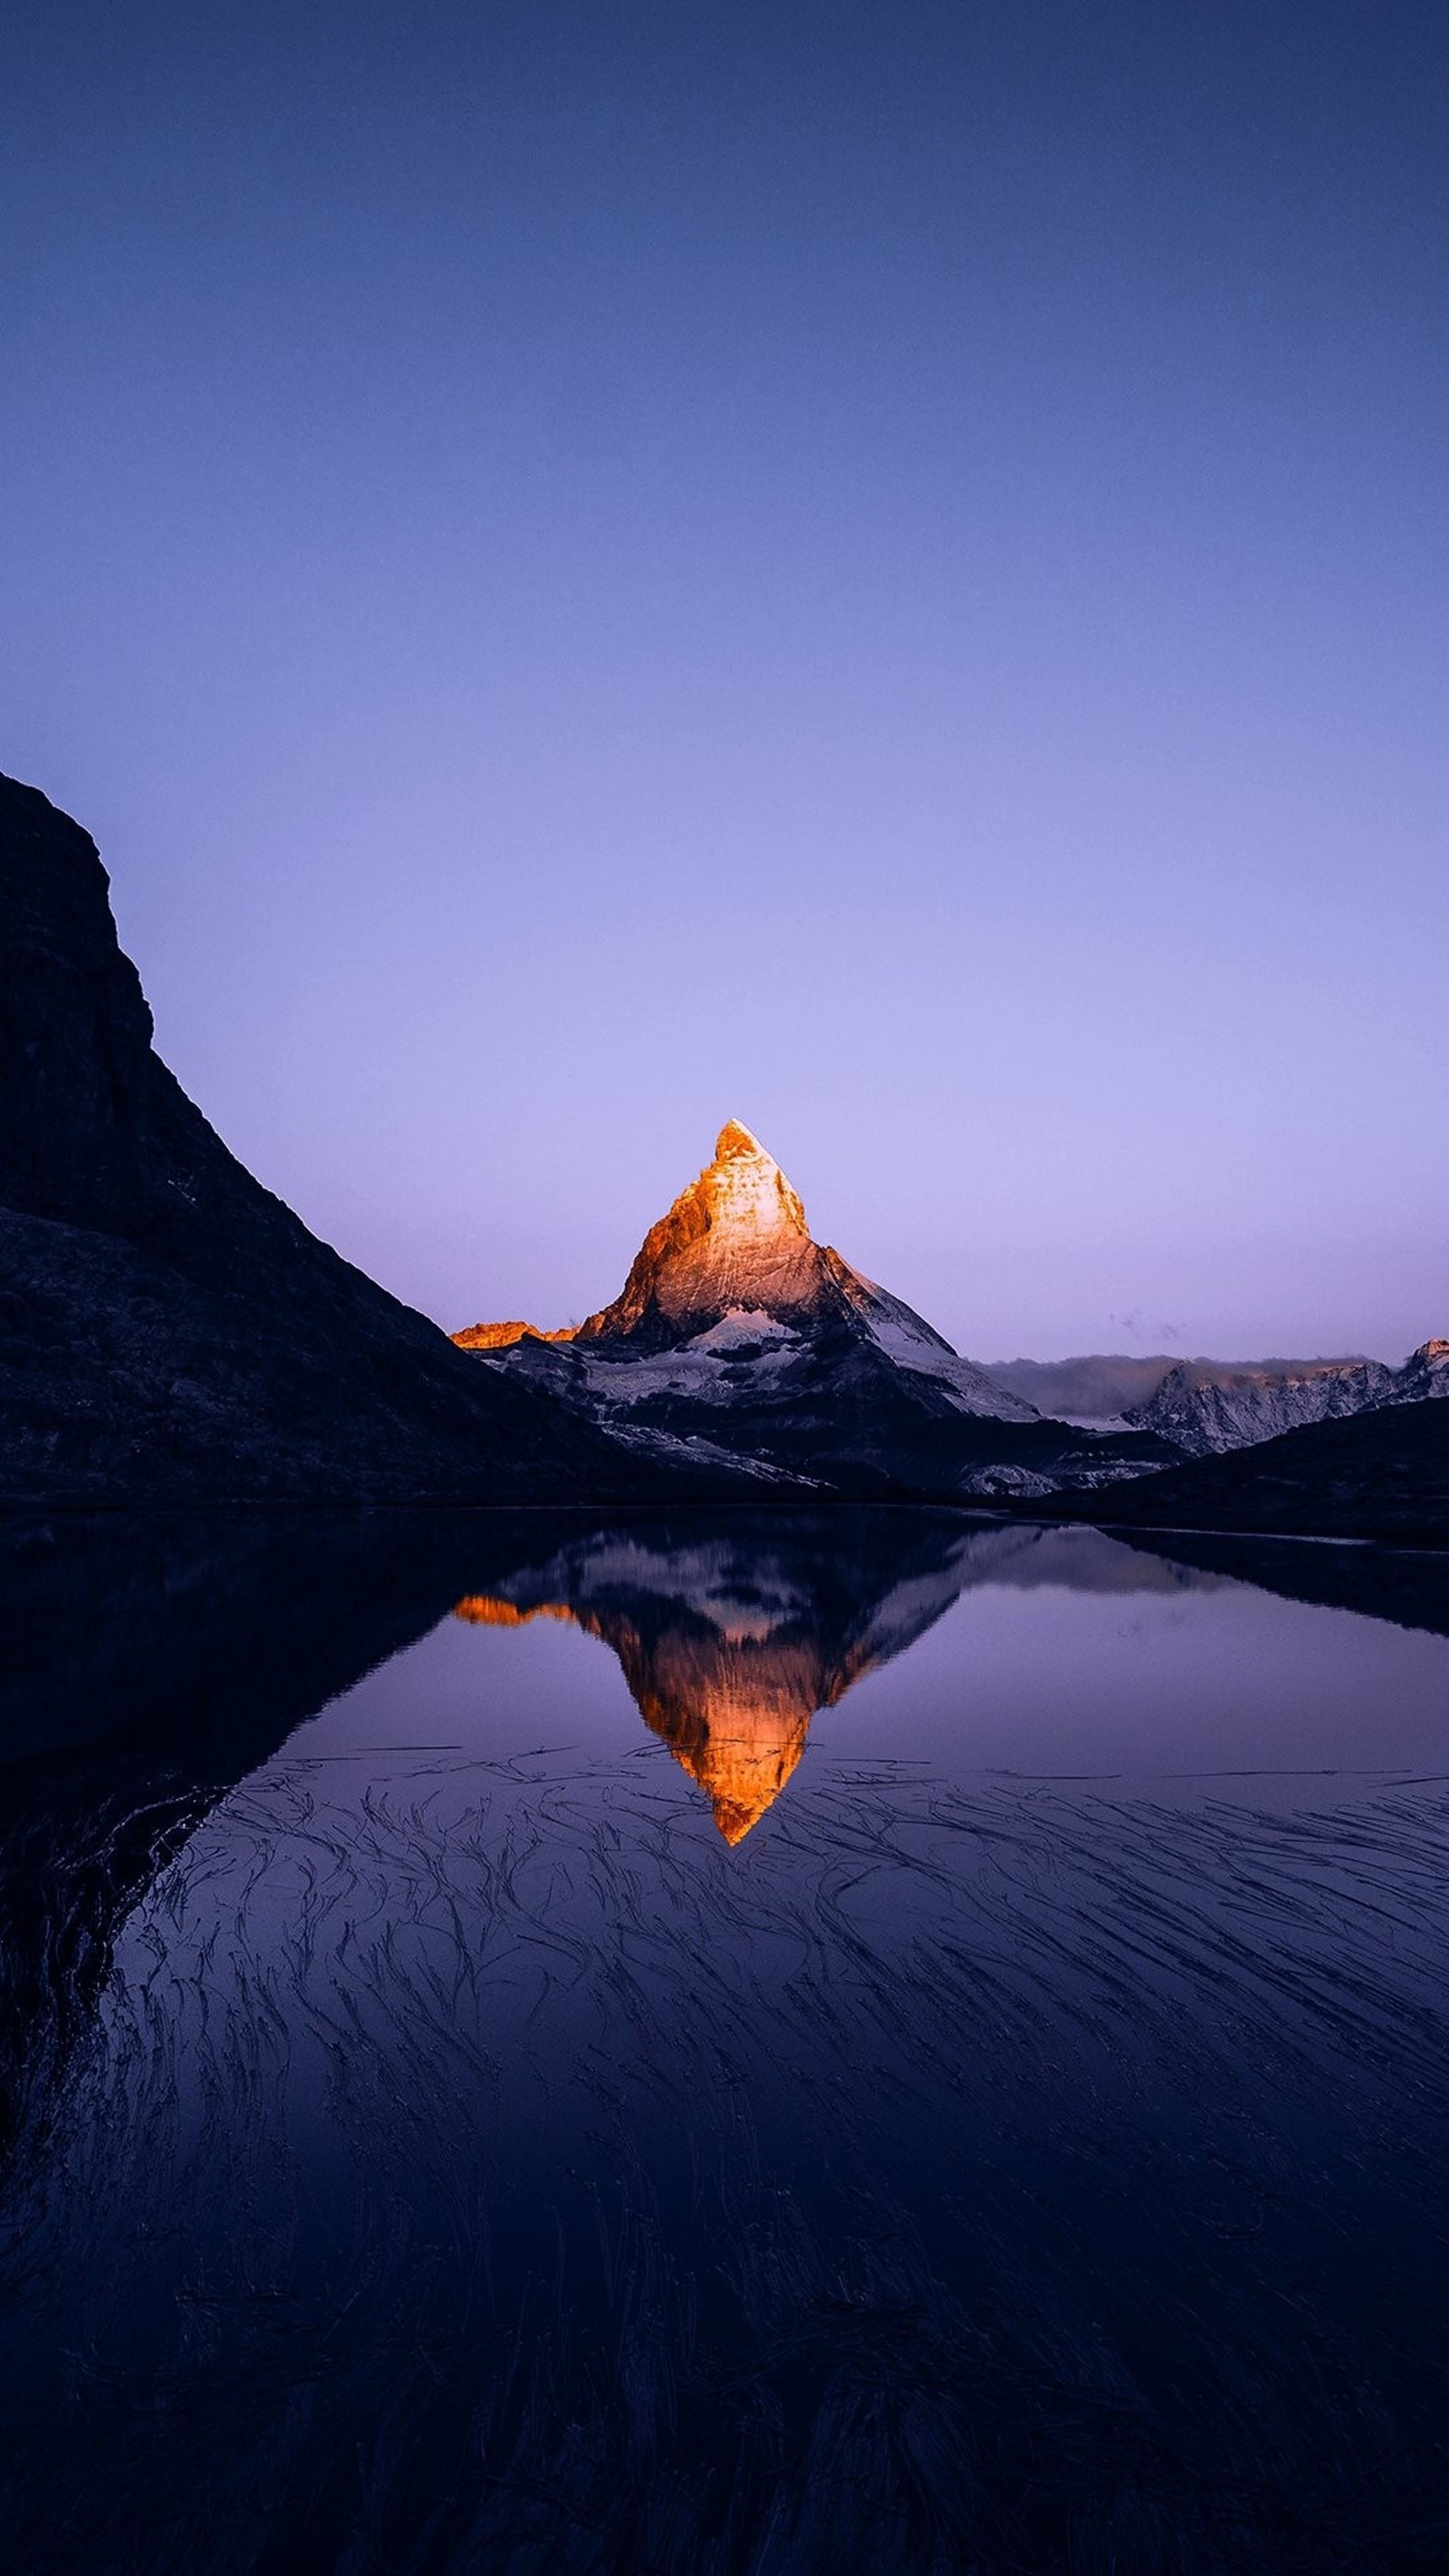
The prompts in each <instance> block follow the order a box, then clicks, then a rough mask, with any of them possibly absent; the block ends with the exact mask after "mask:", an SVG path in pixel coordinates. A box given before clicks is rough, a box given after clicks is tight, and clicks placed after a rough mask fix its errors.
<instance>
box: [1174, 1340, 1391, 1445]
mask: <svg viewBox="0 0 1449 2576" xmlns="http://www.w3.org/2000/svg"><path fill="white" fill-rule="evenodd" d="M1394 1381H1395V1371H1394V1370H1393V1369H1391V1368H1386V1367H1385V1366H1384V1363H1383V1362H1382V1360H1366V1359H1342V1360H1264V1361H1262V1362H1261V1363H1260V1364H1259V1365H1258V1366H1256V1367H1247V1366H1245V1367H1233V1366H1231V1365H1230V1364H1228V1363H1225V1362H1222V1361H1217V1360H1179V1361H1178V1362H1177V1363H1176V1364H1175V1366H1174V1367H1172V1368H1171V1369H1169V1371H1168V1373H1167V1375H1166V1377H1165V1378H1164V1379H1163V1380H1162V1383H1161V1385H1160V1386H1158V1387H1157V1388H1156V1389H1155V1390H1154V1392H1153V1393H1152V1394H1151V1395H1150V1396H1149V1397H1148V1398H1147V1400H1146V1401H1145V1403H1141V1404H1136V1405H1133V1406H1131V1407H1130V1408H1129V1410H1128V1413H1127V1417H1126V1418H1127V1420H1128V1421H1129V1422H1135V1423H1137V1424H1138V1425H1139V1426H1140V1427H1141V1428H1142V1429H1143V1430H1144V1431H1160V1432H1161V1433H1162V1435H1163V1437H1164V1438H1165V1439H1168V1440H1173V1441H1175V1442H1176V1443H1177V1446H1178V1447H1179V1448H1180V1449H1182V1450H1185V1451H1186V1453H1187V1455H1188V1456H1189V1457H1193V1458H1206V1457H1212V1456H1214V1455H1216V1454H1217V1453H1218V1452H1220V1451H1222V1450H1225V1449H1245V1448H1248V1447H1250V1446H1251V1445H1252V1444H1253V1443H1254V1442H1255V1441H1259V1440H1272V1439H1276V1437H1277V1435H1278V1433H1279V1432H1280V1431H1296V1430H1298V1429H1299V1428H1300V1427H1301V1426H1302V1424H1304V1423H1306V1422H1332V1421H1337V1420H1338V1419H1339V1418H1340V1417H1341V1416H1343V1415H1345V1414H1350V1413H1364V1412H1366V1411H1367V1410H1368V1409H1369V1407H1370V1406H1372V1405H1375V1404H1380V1403H1382V1402H1384V1401H1385V1399H1386V1398H1388V1397H1389V1396H1390V1395H1391V1393H1392V1391H1393V1387H1394Z"/></svg>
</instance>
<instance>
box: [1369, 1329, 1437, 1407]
mask: <svg viewBox="0 0 1449 2576" xmlns="http://www.w3.org/2000/svg"><path fill="white" fill-rule="evenodd" d="M1445 1396H1449V1342H1446V1341H1432V1342H1421V1343H1420V1344H1419V1347H1418V1349H1417V1350H1416V1351H1412V1352H1411V1353H1410V1355H1409V1357H1408V1359H1407V1360H1406V1361H1405V1362H1404V1365H1403V1367H1402V1368H1401V1369H1395V1370H1394V1371H1393V1384H1392V1385H1391V1386H1390V1387H1389V1388H1388V1389H1387V1391H1386V1392H1385V1393H1384V1394H1383V1395H1382V1396H1381V1397H1380V1398H1379V1402H1380V1403H1381V1404H1432V1403H1433V1402H1434V1401H1435V1400H1436V1398H1442V1397H1445Z"/></svg>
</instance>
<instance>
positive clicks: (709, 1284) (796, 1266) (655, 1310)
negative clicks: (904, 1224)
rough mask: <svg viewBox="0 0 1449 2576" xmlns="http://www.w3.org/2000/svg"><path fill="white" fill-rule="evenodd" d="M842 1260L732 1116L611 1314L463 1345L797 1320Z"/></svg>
mask: <svg viewBox="0 0 1449 2576" xmlns="http://www.w3.org/2000/svg"><path fill="white" fill-rule="evenodd" d="M833 1260H834V1256H833V1255H831V1254H829V1253H826V1252H823V1251H822V1250H821V1248H820V1246H819V1245H818V1244H816V1243H815V1242H813V1241H812V1240H811V1235H810V1229H809V1227H808V1225H807V1224H806V1222H805V1210H804V1208H803V1207H802V1205H801V1203H800V1200H799V1199H798V1198H797V1196H796V1194H795V1192H794V1191H793V1190H792V1189H791V1187H790V1184H789V1182H788V1181H787V1180H786V1178H785V1175H784V1173H783V1172H782V1171H781V1169H780V1166H779V1164H778V1163H777V1162H776V1161H775V1158H774V1156H773V1155H772V1154H767V1153H766V1152H765V1149H764V1147H763V1145H761V1144H760V1143H759V1141H758V1139H757V1138H756V1137H754V1136H752V1135H751V1133H750V1131H749V1129H748V1127H742V1126H741V1125H740V1123H739V1120H738V1119H735V1118H732V1119H731V1120H730V1121H729V1123H728V1125H727V1126H724V1127H722V1128H721V1129H720V1132H719V1136H718V1138H717V1140H716V1143H715V1149H714V1160H713V1162H712V1163H707V1164H706V1166H705V1168H704V1170H703V1171H702V1172H701V1173H700V1175H699V1178H698V1179H697V1180H694V1181H691V1182H690V1185H689V1187H688V1189H687V1190H681V1192H680V1194H679V1196H678V1198H677V1199H676V1200H675V1202H674V1205H673V1206H672V1208H671V1209H670V1210H669V1213H668V1215H667V1216H662V1217H661V1218H660V1220H659V1222H658V1224H657V1225H652V1226H651V1227H650V1229H649V1232H648V1233H647V1234H646V1236H645V1237H644V1241H643V1243H642V1244H641V1246H640V1248H639V1251H638V1254H637V1255H636V1257H635V1260H634V1264H633V1267H632V1269H631V1270H630V1272H629V1276H628V1278H627V1279H626V1281H625V1283H624V1287H623V1292H622V1294H621V1295H620V1296H618V1297H616V1298H615V1299H614V1302H613V1304H612V1305H611V1306H605V1307H603V1308H602V1309H601V1310H600V1312H599V1313H598V1314H597V1315H590V1316H588V1317H587V1319H586V1320H585V1322H583V1323H582V1324H579V1325H578V1326H576V1327H571V1328H566V1329H565V1330H563V1331H561V1332H552V1333H540V1332H537V1331H536V1330H535V1327H534V1326H533V1325H531V1324H521V1323H509V1324H472V1325H470V1326H469V1327H468V1329H467V1331H466V1332H461V1333H455V1334H454V1336H453V1339H454V1341H456V1342H457V1343H459V1344H460V1346H461V1347H462V1348H463V1349H464V1350H473V1351H486V1350H507V1349H510V1348H511V1347H512V1346H513V1345H514V1344H515V1343H517V1342H520V1341H524V1340H536V1341H543V1342H569V1341H578V1342H591V1341H599V1340H604V1339H616V1338H618V1337H621V1336H622V1337H627V1336H628V1335H630V1334H632V1333H633V1332H635V1331H636V1330H637V1328H638V1326H639V1325H640V1324H641V1323H642V1322H643V1320H644V1318H645V1317H646V1315H647V1316H650V1317H652V1318H662V1319H664V1321H665V1322H666V1323H669V1324H673V1323H682V1322H685V1321H687V1320H688V1319H689V1318H692V1317H693V1318H706V1319H708V1318H711V1317H714V1316H718V1315H723V1314H726V1313H728V1312H729V1311H730V1310H731V1309H738V1308H745V1309H755V1310H761V1309H768V1311H769V1312H770V1313H772V1314H774V1315H781V1314H787V1313H788V1312H789V1311H790V1309H791V1308H792V1307H793V1308H799V1307H802V1306H804V1307H815V1306H817V1305H818V1304H819V1303H820V1300H821V1297H822V1295H823V1294H828V1293H829V1290H828V1287H827V1281H828V1280H829V1278H830V1276H831V1264H832V1262H833ZM836 1266H837V1267H838V1264H837V1265H836Z"/></svg>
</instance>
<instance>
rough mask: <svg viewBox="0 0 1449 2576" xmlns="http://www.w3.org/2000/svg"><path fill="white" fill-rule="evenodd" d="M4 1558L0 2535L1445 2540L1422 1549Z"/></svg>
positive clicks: (919, 1525) (116, 1545)
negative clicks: (13, 1720)
mask: <svg viewBox="0 0 1449 2576" xmlns="http://www.w3.org/2000/svg"><path fill="white" fill-rule="evenodd" d="M24 1535H25V1544H24V1546H20V1545H19V1543H18V1541H17V1545H16V1548H15V1549H14V1550H13V1551H12V1559H11V1563H10V1574H9V1580H10V1586H11V1588H10V1592H9V1594H8V1595H7V1598H8V1600H9V1602H10V1606H11V1610H12V1616H13V1618H14V1620H15V1621H17V1622H18V1626H17V1634H19V1635H21V1637H22V1640H23V1645H22V1651H21V1652H20V1654H19V1656H18V1660H17V1665H16V1671H17V1674H18V1681H17V1691H16V1700H15V1704H16V1706H17V1707H18V1708H19V1709H20V1710H21V1720H20V1722H19V1728H18V1732H17V1734H16V1735H15V1736H14V1738H13V1739H12V1740H11V1741H10V1743H9V1745H8V1747H7V1749H8V1751H9V1753H10V1756H11V1759H10V1761H9V1765H8V1773H9V1777H10V1780H11V1782H12V1784H13V1788H14V1794H13V1797H12V1800H11V1808H12V1828H13V1829H12V1832H11V1839H10V1845H9V1864H10V1869H11V1876H12V1885H13V1887H14V1888H15V1889H16V1890H18V1893H17V1894H14V1895H13V1896H12V1899H11V1902H10V1905H9V1911H8V1914H7V1926H8V1938H9V1942H10V1959H11V1966H10V1985H9V1993H8V2011H7V2022H6V2030H7V2034H8V2036H7V2043H6V2044H7V2047H8V2050H9V2070H10V2075H9V2092H8V2095H7V2100H8V2102H9V2110H8V2113H7V2137H6V2163H5V2169H4V2185H3V2205H0V2218H3V2226H4V2237H3V2289H4V2305H3V2310H0V2367H3V2374H4V2403H5V2414H6V2419H7V2421H8V2423H9V2425H10V2426H11V2429H12V2436H16V2437H18V2438H13V2439H12V2443H11V2446H10V2472H9V2479H8V2492H7V2495H6V2499H5V2511H6V2520H7V2527H8V2529H9V2531H10V2532H11V2534H12V2539H13V2543H14V2546H15V2547H16V2548H18V2550H19V2553H20V2556H19V2561H18V2563H19V2564H21V2565H23V2566H24V2567H25V2568H27V2569H30V2568H35V2569H42V2568H46V2569H48V2568H57V2569H59V2568H65V2569H70V2568H77V2569H85V2570H87V2571H97V2576H99V2571H110V2570H118V2571H119V2570H126V2571H131V2570H135V2571H146V2576H151V2571H166V2576H170V2571H172V2570H176V2571H178V2572H179V2571H182V2570H186V2571H194V2570H197V2569H205V2570H208V2571H209V2570H217V2571H228V2572H229V2571H232V2570H236V2571H243V2570H247V2571H251V2570H285V2569H290V2568H292V2567H294V2566H295V2567H309V2568H313V2569H317V2570H332V2569H336V2570H346V2571H354V2570H355V2571H358V2576H362V2571H373V2570H388V2571H392V2570H400V2571H401V2570H408V2571H411V2570H418V2571H424V2570H426V2571H429V2576H433V2571H444V2570H453V2569H458V2570H473V2569H477V2570H487V2571H490V2576H491V2571H493V2570H503V2571H509V2572H510V2576H512V2572H513V2571H517V2576H532V2571H534V2570H553V2569H558V2570H561V2571H572V2570H575V2569H578V2570H590V2571H593V2570H600V2571H602V2570H610V2571H612V2570H614V2569H619V2570H640V2571H652V2570H658V2571H660V2576H674V2571H685V2570H689V2571H696V2570H698V2571H706V2576H713V2571H720V2572H721V2576H723V2571H731V2576H733V2571H736V2570H739V2571H750V2576H755V2571H761V2576H763V2572H764V2571H780V2576H794V2571H802V2572H805V2571H808V2576H816V2571H819V2576H825V2572H826V2571H830V2576H835V2571H842V2570H849V2571H856V2570H861V2571H870V2570H880V2571H896V2570H932V2571H933V2570H940V2571H947V2570H952V2571H954V2570H958V2569H972V2570H979V2571H982V2576H988V2571H989V2572H990V2576H994V2571H998V2570H1000V2571H1012V2576H1015V2572H1016V2571H1021V2576H1049V2571H1055V2570H1058V2569H1060V2570H1069V2569H1070V2570H1091V2571H1103V2576H1105V2571H1108V2570H1133V2571H1136V2570H1142V2571H1144V2576H1145V2572H1146V2571H1157V2570H1181V2571H1185V2572H1186V2571H1192V2576H1198V2571H1202V2576H1207V2571H1219V2570H1230V2571H1236V2570H1240V2569H1241V2570H1243V2571H1245V2576H1246V2571H1249V2570H1254V2571H1258V2570H1265V2569H1285V2570H1290V2569H1291V2570H1303V2571H1305V2576H1306V2571H1313V2576H1320V2571H1325V2570H1330V2571H1331V2570H1339V2569H1343V2570H1345V2571H1346V2570H1349V2569H1352V2570H1355V2571H1364V2570H1379V2569H1382V2570H1384V2571H1386V2576H1389V2571H1395V2570H1398V2569H1421V2568H1422V2569H1424V2570H1426V2571H1427V2570H1429V2569H1431V2568H1439V2567H1442V2566H1443V2565H1445V2564H1446V2563H1449V2460H1446V2440H1449V2322H1446V2321H1449V2298H1446V2293H1449V2051H1446V2040H1449V1885H1446V1862H1449V1636H1446V1634H1445V1631H1446V1630H1449V1581H1446V1577H1445V1573H1444V1571H1443V1569H1442V1568H1441V1567H1440V1566H1438V1565H1437V1564H1436V1563H1435V1562H1434V1561H1433V1560H1428V1559H1418V1560H1408V1559H1398V1560H1392V1559H1387V1558H1384V1559H1378V1558H1375V1559H1372V1560H1371V1561H1370V1559H1369V1557H1368V1555H1367V1552H1365V1551H1346V1550H1330V1549H1317V1550H1313V1549H1309V1548H1306V1547H1293V1546H1289V1545H1283V1544H1279V1545H1278V1546H1276V1547H1274V1548H1271V1549H1269V1550H1267V1551H1259V1552H1258V1553H1257V1555H1256V1556H1249V1555H1247V1554H1245V1553H1244V1552H1243V1551H1242V1550H1241V1549H1237V1550H1234V1549H1233V1548H1231V1547H1228V1546H1220V1547H1217V1548H1216V1549H1214V1547H1213V1545H1212V1544H1211V1543H1202V1542H1199V1543H1196V1552H1197V1556H1198V1560H1199V1561H1198V1562H1196V1563H1188V1562H1185V1561H1183V1559H1182V1558H1181V1557H1178V1558H1176V1559H1174V1558H1173V1557H1172V1556H1171V1555H1168V1554H1164V1553H1162V1552H1161V1550H1162V1549H1163V1548H1165V1547H1167V1546H1168V1545H1170V1542H1165V1541H1163V1542H1159V1543H1158V1546H1157V1549H1156V1550H1153V1551H1149V1550H1146V1549H1143V1548H1136V1547H1133V1546H1130V1545H1128V1544H1126V1543H1124V1542H1122V1541H1120V1540H1113V1539H1107V1538H1105V1537H1103V1536H1101V1535H1099V1534H1098V1533H1096V1532H1093V1531H1086V1530H1081V1531H1055V1532H1054V1531H1050V1530H1041V1529H1036V1528H1032V1527H1029V1526H1025V1525H1023V1526H997V1527H990V1526H985V1525H972V1524H970V1523H967V1522H964V1521H961V1520H959V1519H952V1518H949V1517H948V1516H945V1515H927V1514H884V1513H882V1514H875V1515H870V1514H859V1515H847V1514H842V1515H839V1516H836V1517H835V1518H833V1519H831V1520H829V1521H821V1522H818V1523H812V1522H807V1521H804V1520H801V1519H796V1520H792V1521H787V1520H781V1521H777V1522H770V1521H764V1520H753V1521H743V1520H735V1521H732V1522H723V1521H721V1522H706V1521H690V1522H684V1523H670V1522H663V1521H654V1522H649V1521H643V1522H635V1523H632V1524H630V1525H627V1526H624V1525H615V1526H612V1527H609V1528H597V1527H589V1526H585V1525H584V1524H582V1523H576V1524H566V1523H559V1524H554V1523H550V1522H548V1521H546V1520H544V1519H542V1518H537V1517H536V1518H535V1519H533V1520H532V1521H529V1520H527V1519H525V1520H522V1521H518V1522H514V1523H510V1524H509V1525H508V1526H507V1528H504V1527H502V1525H497V1526H494V1525H489V1524H487V1523H486V1521H485V1520H484V1519H482V1518H480V1516H473V1518H472V1519H471V1521H468V1522H466V1523H465V1522H463V1521H462V1520H459V1521H457V1522H453V1523H450V1524H448V1525H447V1526H446V1527H445V1528H444V1527H442V1526H440V1527H439V1529H438V1530H437V1531H436V1532H421V1531H417V1530H414V1531H412V1532H411V1533H410V1534H409V1535H408V1537H407V1540H406V1544H404V1543H402V1542H401V1541H399V1540H398V1539H396V1538H395V1537H393V1536H391V1535H389V1533H388V1530H387V1528H386V1526H385V1525H384V1526H381V1528H380V1527H379V1525H377V1524H372V1525H369V1527H368V1529H367V1530H366V1531H365V1532H364V1533H362V1535H360V1536H358V1535H356V1534H355V1533H354V1534H347V1533H344V1534H343V1536H342V1537H340V1538H338V1539H337V1540H336V1542H335V1544H334V1543H332V1542H329V1543H328V1546H327V1547H325V1548H324V1547H322V1546H321V1542H320V1540H319V1539H318V1537H317V1534H316V1533H315V1531H308V1530H300V1531H299V1532H297V1533H293V1534H291V1535H290V1536H288V1535H285V1534H284V1535H283V1537H282V1538H280V1539H278V1538H277V1536H276V1535H275V1532H274V1534H273V1535H272V1536H270V1537H268V1538H266V1539H264V1540H256V1539H255V1538H254V1534H253V1533H252V1532H251V1531H250V1529H248V1530H247V1531H245V1532H241V1533H237V1532H235V1531H234V1532H232V1533H228V1532H227V1531H226V1530H225V1529H223V1530H221V1531H220V1532H219V1533H218V1532H216V1531H213V1532H211V1533H208V1534H207V1537H206V1540H205V1544H204V1546H202V1545H201V1543H200V1541H198V1542H197V1548H196V1549H195V1550H193V1552H192V1553H191V1554H190V1555H189V1556H188V1554H187V1551H186V1548H185V1547H184V1546H183V1544H182V1541H181V1539H180V1538H179V1537H178V1536H176V1535H175V1534H173V1536H172V1538H171V1539H170V1540H169V1541H168V1542H167V1547H166V1549H165V1551H163V1555H164V1562H163V1561H162V1560H161V1559H158V1556H157V1553H156V1542H155V1540H154V1538H147V1539H144V1540H143V1539H137V1538H128V1537H127V1534H126V1533H125V1532H118V1531H110V1532H100V1533H98V1532H96V1531H94V1530H92V1531H91V1532H89V1533H88V1534H83V1541H84V1543H83V1544H82V1541H81V1540H78V1539H77V1538H76V1537H75V1536H74V1535H73V1534H72V1535H67V1534H66V1533H63V1532H62V1533H56V1532H42V1533H35V1532H30V1533H27V1534H24ZM128 1547H129V1548H130V1553H129V1555H128V1554H127V1553H126V1550H127V1548H128ZM249 1551H250V1552H249ZM239 1559H241V1560H245V1562H244V1563H243V1564H242V1565H241V1567H240V1570H238V1560H239ZM1204 1559H1206V1560H1208V1561H1203V1560H1204ZM1304 1595H1306V1596H1307V1597H1298V1596H1304ZM27 1602H28V1603H29V1604H30V1605H31V1608H30V1611H29V1612H28V1613H27V1611H26V1608H25V1605H26V1603H27ZM1350 1605H1351V1606H1350ZM379 1657H380V1660H378V1659H377V1658H379ZM362 1665H369V1666H370V1667H371V1668H370V1669H366V1670H363V1671H361V1675H360V1677H355V1675H356V1673H357V1670H358V1668H359V1666H362ZM342 1685H345V1686H342ZM329 1693H335V1695H330V1696H329ZM319 1703H322V1704H320V1705H319ZM108 1711H109V1712H110V1715H109V1717H108V1714H107V1712H108ZM27 1729H28V1731H27ZM45 1730H48V1732H46V1731H45ZM16 1819H18V1820H19V1821H18V1822H16V1821H15V1820H16ZM37 1855H38V1857H37ZM12 2563H17V2562H16V2561H15V2559H14V2558H12Z"/></svg>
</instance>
